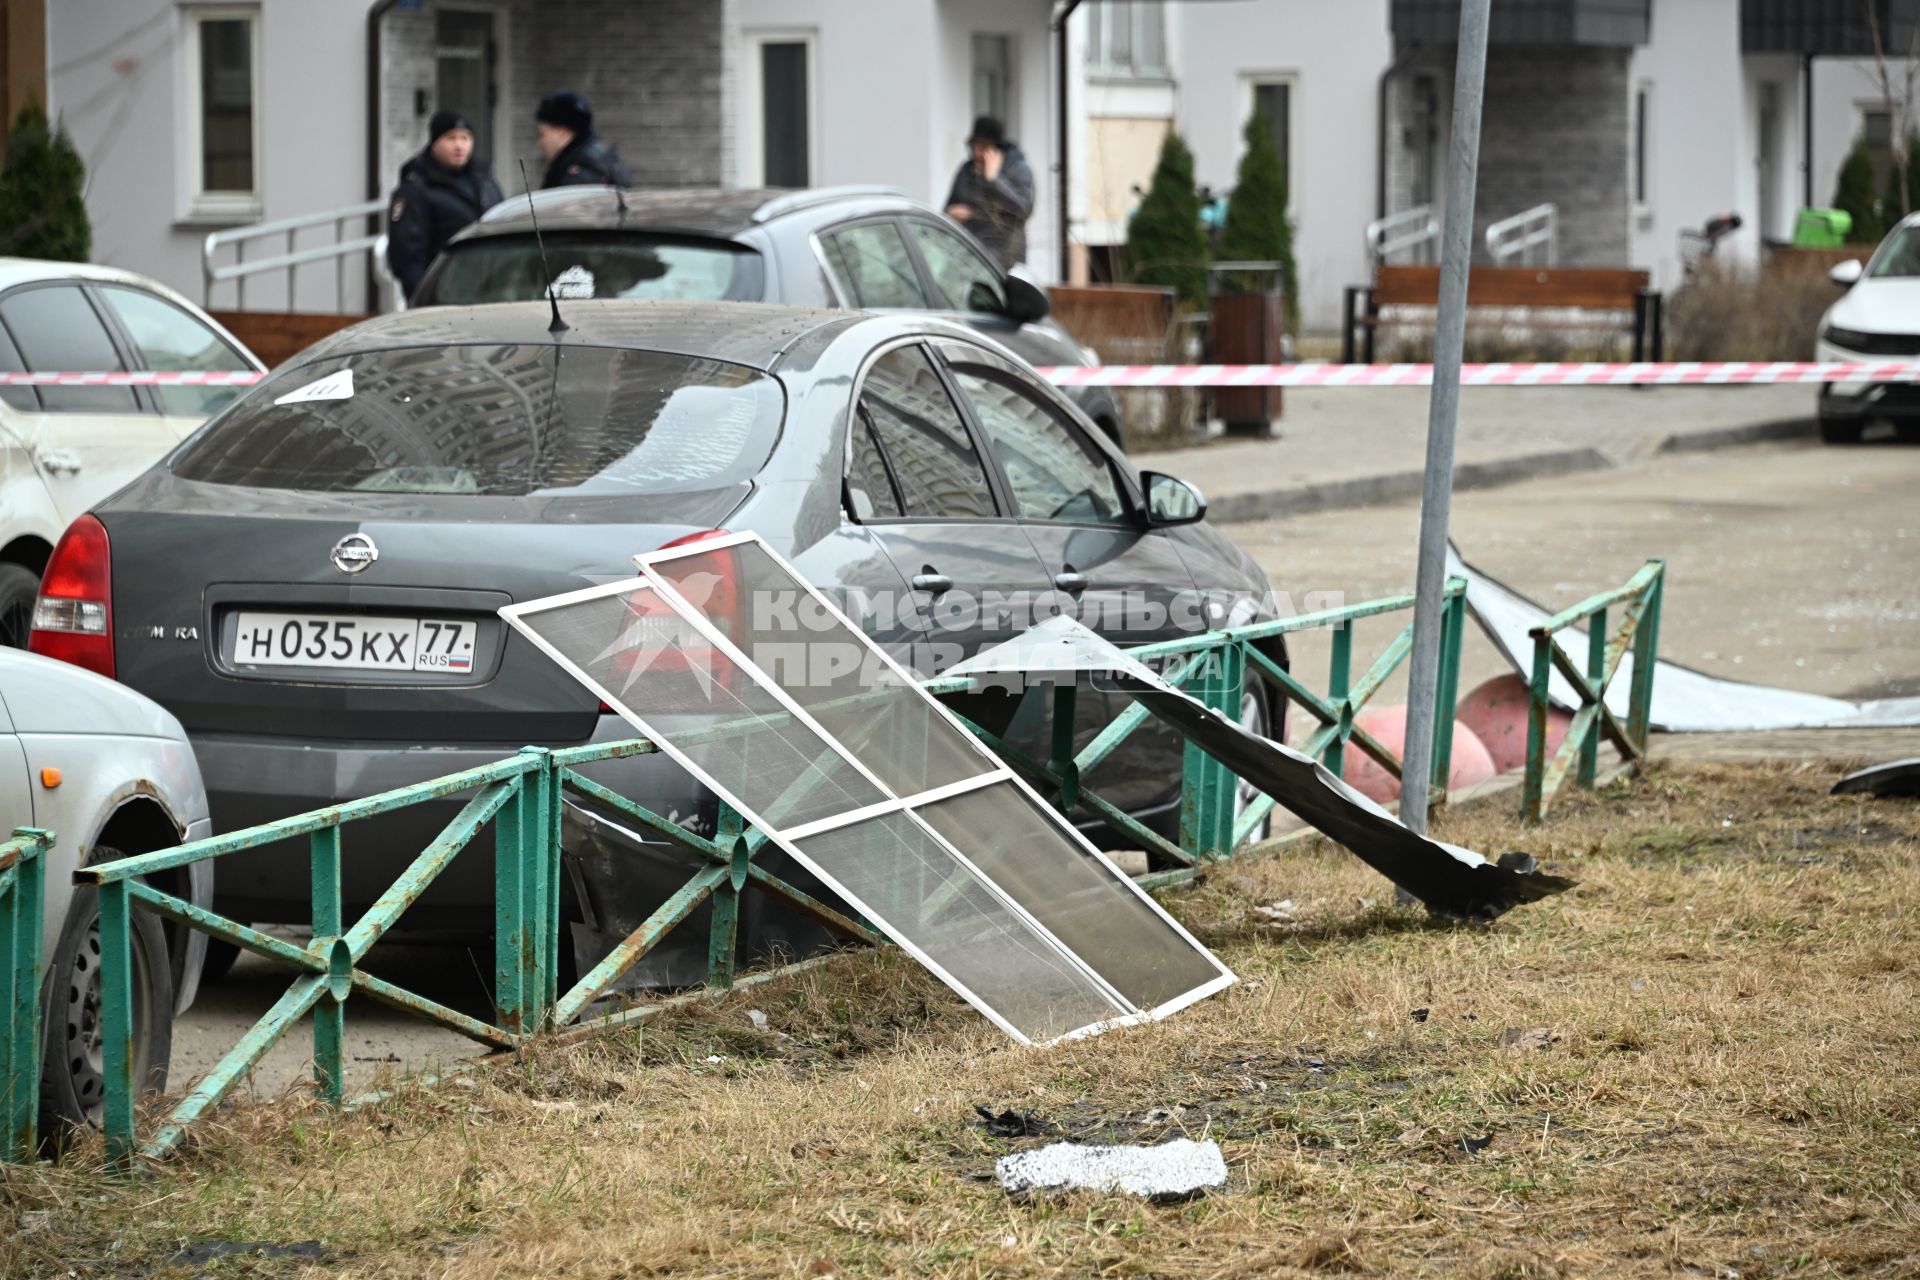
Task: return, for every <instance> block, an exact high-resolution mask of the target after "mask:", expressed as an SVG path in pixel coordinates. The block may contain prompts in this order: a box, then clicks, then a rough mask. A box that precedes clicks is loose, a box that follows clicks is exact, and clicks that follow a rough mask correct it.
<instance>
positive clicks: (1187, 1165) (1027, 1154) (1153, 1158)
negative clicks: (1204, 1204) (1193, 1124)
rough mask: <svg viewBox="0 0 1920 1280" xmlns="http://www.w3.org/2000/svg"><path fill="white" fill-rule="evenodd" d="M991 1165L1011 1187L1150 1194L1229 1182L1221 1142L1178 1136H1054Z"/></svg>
mask: <svg viewBox="0 0 1920 1280" xmlns="http://www.w3.org/2000/svg"><path fill="white" fill-rule="evenodd" d="M993 1171H994V1173H995V1175H996V1176H998V1177H999V1179H1000V1185H1001V1186H1003V1187H1005V1188H1006V1189H1007V1190H1008V1191H1011V1192H1015V1193H1027V1192H1035V1191H1101V1192H1120V1193H1122V1194H1125V1195H1130V1196H1147V1197H1150V1198H1152V1199H1156V1200H1157V1199H1177V1198H1181V1197H1185V1196H1192V1195H1197V1194H1199V1193H1200V1192H1202V1191H1205V1190H1207V1189H1208V1188H1210V1187H1224V1186H1225V1185H1227V1161H1226V1158H1225V1157H1224V1156H1222V1155H1221V1154H1220V1144H1219V1143H1217V1142H1211V1141H1209V1142H1195V1141H1193V1140H1192V1139H1191V1138H1175V1139H1174V1140H1173V1141H1171V1142H1163V1143H1161V1144H1160V1145H1159V1146H1157V1147H1089V1146H1082V1145H1081V1144H1079V1143H1077V1142H1054V1143H1049V1144H1048V1145H1047V1146H1044V1147H1041V1148H1039V1149H1038V1150H1035V1151H1021V1152H1016V1153H1015V1154H1013V1155H1010V1156H1002V1157H1000V1159H999V1160H998V1161H996V1162H995V1163H994V1167H993Z"/></svg>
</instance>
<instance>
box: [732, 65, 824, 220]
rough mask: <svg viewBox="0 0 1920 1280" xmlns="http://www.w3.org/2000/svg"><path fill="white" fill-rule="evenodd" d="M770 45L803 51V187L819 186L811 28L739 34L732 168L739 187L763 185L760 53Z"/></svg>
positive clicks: (816, 78)
mask: <svg viewBox="0 0 1920 1280" xmlns="http://www.w3.org/2000/svg"><path fill="white" fill-rule="evenodd" d="M770 44H804V45H805V46H806V47H807V184H808V185H809V186H815V187H817V186H820V185H822V184H821V175H820V32H819V31H818V29H816V28H814V27H760V28H755V29H753V30H750V31H744V32H742V33H741V49H742V52H743V53H744V54H745V55H746V62H747V65H746V67H745V68H744V74H742V75H741V77H740V132H739V137H740V153H739V157H738V159H737V161H736V164H735V168H736V169H737V170H738V172H739V178H740V185H741V186H743V187H764V186H766V185H767V158H766V137H765V134H764V132H763V130H762V129H761V127H760V117H761V113H762V111H763V109H764V107H765V103H766V83H765V80H764V76H765V70H766V62H765V59H764V58H763V57H762V55H761V50H762V49H764V48H765V47H766V46H767V45H770Z"/></svg>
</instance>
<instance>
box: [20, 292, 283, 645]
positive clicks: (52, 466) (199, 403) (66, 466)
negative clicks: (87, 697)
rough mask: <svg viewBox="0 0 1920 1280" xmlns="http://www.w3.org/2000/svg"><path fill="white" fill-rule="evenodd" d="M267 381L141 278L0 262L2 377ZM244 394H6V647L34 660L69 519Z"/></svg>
mask: <svg viewBox="0 0 1920 1280" xmlns="http://www.w3.org/2000/svg"><path fill="white" fill-rule="evenodd" d="M262 368H263V366H262V365H261V363H260V361H259V360H258V359H256V358H255V357H254V355H253V353H252V352H251V351H248V350H247V349H246V347H245V346H243V345H241V343H240V341H239V340H238V339H236V338H235V337H234V336H233V335H232V334H230V333H228V332H227V331H226V330H225V329H223V328H221V327H220V326H219V325H218V324H216V323H215V322H214V321H213V319H212V318H211V317H210V316H208V315H207V313H206V312H204V311H202V310H201V309H200V308H198V307H196V306H194V305H193V304H192V303H191V302H188V301H187V300H186V299H185V298H183V297H181V296H180V295H179V294H177V293H175V292H173V290H171V289H169V288H167V287H166V286H164V285H162V284H158V283H156V282H155V281H152V280H149V279H147V278H146V277H145V276H139V275H135V274H134V273H133V272H131V271H118V270H115V269H113V268H111V267H92V266H86V265H83V264H79V263H72V262H41V261H38V260H36V259H29V258H0V372H5V373H19V372H27V373H95V372H103V371H104V372H118V371H122V370H167V371H170V370H193V369H201V370H218V371H229V372H231V371H245V370H253V371H255V372H258V371H260V370H261V369H262ZM240 390H241V388H238V387H103V386H93V387H66V386H38V387H33V386H0V646H10V647H13V648H20V649H24V648H25V647H26V644H27V631H28V628H29V626H30V624H31V622H32V618H33V601H34V595H35V592H36V589H37V587H38V583H39V578H40V573H41V571H42V570H43V569H44V568H45V567H46V563H47V557H48V556H50V555H51V554H53V548H54V545H55V544H56V543H58V542H59V541H60V534H61V532H62V531H63V530H65V529H66V527H67V525H68V524H70V523H72V521H73V518H74V517H75V516H77V515H79V514H80V513H81V512H83V511H85V510H87V509H88V508H89V507H91V506H93V505H94V504H95V503H97V502H99V501H100V500H101V499H103V498H106V497H108V496H110V495H111V494H112V493H113V492H114V491H115V490H117V489H119V488H120V487H121V486H122V485H124V484H126V483H127V482H128V481H129V480H132V479H133V478H134V477H135V476H137V475H139V474H140V473H141V472H142V471H145V470H146V469H147V468H148V467H149V466H151V465H152V464H153V463H155V462H157V461H158V460H159V459H160V458H161V457H162V456H163V455H165V454H166V453H167V452H168V451H169V450H171V449H172V448H173V447H174V446H175V445H176V444H178V443H180V441H182V440H184V439H186V437H187V436H189V435H191V434H192V433H193V431H194V430H195V429H196V428H198V427H199V425H200V424H201V423H202V422H203V421H205V420H206V417H207V415H208V414H210V413H211V412H213V411H214V410H215V409H217V408H219V407H220V406H221V405H224V404H225V403H226V402H227V401H228V400H231V399H232V398H233V397H234V396H236V395H238V394H239V392H240Z"/></svg>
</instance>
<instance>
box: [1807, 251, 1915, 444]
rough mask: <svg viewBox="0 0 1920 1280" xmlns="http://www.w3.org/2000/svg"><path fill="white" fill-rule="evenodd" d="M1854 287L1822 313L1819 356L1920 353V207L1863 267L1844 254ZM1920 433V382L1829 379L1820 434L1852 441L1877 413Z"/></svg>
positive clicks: (1837, 274) (1836, 275)
mask: <svg viewBox="0 0 1920 1280" xmlns="http://www.w3.org/2000/svg"><path fill="white" fill-rule="evenodd" d="M1831 274H1832V276H1833V282H1834V283H1835V284H1838V285H1844V286H1846V288H1847V292H1846V295H1845V296H1844V297H1842V298H1841V299H1840V300H1839V301H1838V302H1836V303H1834V304H1833V305H1832V306H1831V307H1829V308H1827V314H1826V315H1824V316H1822V317H1821V319H1820V344H1819V351H1818V354H1817V355H1816V356H1815V357H1814V358H1815V359H1817V360H1844V361H1859V360H1912V359H1920V213H1916V214H1912V215H1910V216H1909V217H1907V218H1905V219H1903V220H1902V221H1901V223H1900V225H1899V226H1897V227H1895V228H1894V229H1893V230H1892V231H1890V232H1888V233H1887V238H1886V239H1885V240H1882V241H1881V242H1880V247H1879V248H1878V249H1876V250H1874V254H1873V257H1871V258H1869V259H1868V260H1867V263H1866V265H1865V266H1864V267H1863V266H1862V265H1861V264H1860V262H1859V261H1858V260H1855V261H1852V262H1842V263H1840V264H1839V265H1838V266H1836V267H1834V269H1833V271H1832V273H1831ZM1882 419H1884V420H1886V421H1889V422H1891V423H1892V424H1893V426H1894V429H1895V430H1896V431H1898V432H1899V433H1900V435H1901V436H1903V437H1920V383H1912V382H1829V383H1827V384H1825V385H1824V386H1822V387H1821V388H1820V436H1821V438H1822V439H1824V440H1826V441H1827V442H1828V443H1829V444H1852V443H1853V442H1855V441H1857V440H1859V439H1860V437H1861V435H1862V433H1863V432H1865V431H1866V429H1867V427H1868V426H1869V425H1870V424H1871V423H1873V422H1875V421H1876V420H1882Z"/></svg>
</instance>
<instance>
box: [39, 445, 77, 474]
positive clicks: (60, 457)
mask: <svg viewBox="0 0 1920 1280" xmlns="http://www.w3.org/2000/svg"><path fill="white" fill-rule="evenodd" d="M34 460H35V461H36V462H38V463H39V464H40V466H41V469H42V470H44V471H48V472H50V473H52V474H54V475H69V476H70V475H75V474H78V472H79V470H80V458H79V456H78V455H76V454H74V453H72V452H70V451H69V450H66V449H48V450H47V451H45V452H44V453H37V454H35V455H34Z"/></svg>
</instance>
